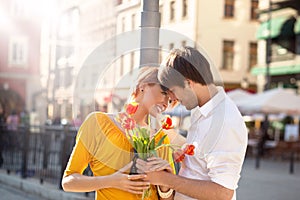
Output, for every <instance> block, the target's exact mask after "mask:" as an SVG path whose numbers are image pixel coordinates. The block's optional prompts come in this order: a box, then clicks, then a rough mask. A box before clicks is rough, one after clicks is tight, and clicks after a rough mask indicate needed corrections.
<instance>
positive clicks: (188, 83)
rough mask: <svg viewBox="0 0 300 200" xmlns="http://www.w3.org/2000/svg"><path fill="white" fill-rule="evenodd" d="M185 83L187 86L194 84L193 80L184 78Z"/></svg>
mask: <svg viewBox="0 0 300 200" xmlns="http://www.w3.org/2000/svg"><path fill="white" fill-rule="evenodd" d="M186 83H187V85H188V86H190V87H193V86H194V81H192V80H190V79H186Z"/></svg>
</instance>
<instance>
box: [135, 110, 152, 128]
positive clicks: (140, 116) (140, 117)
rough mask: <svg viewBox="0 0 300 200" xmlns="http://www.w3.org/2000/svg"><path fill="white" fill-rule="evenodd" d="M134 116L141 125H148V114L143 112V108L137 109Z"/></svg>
mask: <svg viewBox="0 0 300 200" xmlns="http://www.w3.org/2000/svg"><path fill="white" fill-rule="evenodd" d="M132 117H133V119H134V120H135V121H136V123H137V124H138V125H139V126H147V123H148V122H147V117H148V114H147V113H145V112H143V110H142V109H137V111H136V113H134V114H133V116H132Z"/></svg>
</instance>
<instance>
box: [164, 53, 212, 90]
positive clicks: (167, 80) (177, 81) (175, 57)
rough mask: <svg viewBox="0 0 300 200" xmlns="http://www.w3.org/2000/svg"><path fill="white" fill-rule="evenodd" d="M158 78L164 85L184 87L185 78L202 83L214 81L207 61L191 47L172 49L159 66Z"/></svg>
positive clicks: (206, 83)
mask: <svg viewBox="0 0 300 200" xmlns="http://www.w3.org/2000/svg"><path fill="white" fill-rule="evenodd" d="M158 79H159V81H160V82H161V84H162V85H164V86H166V87H170V86H180V87H184V80H185V79H190V80H192V81H194V82H196V83H200V84H202V85H208V84H211V83H213V82H214V80H213V75H212V73H211V70H210V64H209V62H208V61H207V59H206V58H205V57H204V56H203V55H202V54H201V53H200V52H199V51H198V50H196V49H194V48H192V47H183V48H182V49H174V50H172V51H171V52H170V53H169V55H168V56H167V58H166V60H165V62H164V63H163V64H162V66H161V67H160V70H159V73H158Z"/></svg>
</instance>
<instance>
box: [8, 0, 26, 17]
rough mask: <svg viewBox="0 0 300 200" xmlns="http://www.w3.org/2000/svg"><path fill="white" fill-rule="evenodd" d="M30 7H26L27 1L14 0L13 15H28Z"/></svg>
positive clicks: (12, 5)
mask: <svg viewBox="0 0 300 200" xmlns="http://www.w3.org/2000/svg"><path fill="white" fill-rule="evenodd" d="M27 13H28V9H27V8H26V2H24V1H22V0H14V1H12V4H11V15H12V16H14V17H24V16H25V17H26V16H27Z"/></svg>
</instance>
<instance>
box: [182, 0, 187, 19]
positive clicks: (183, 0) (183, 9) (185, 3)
mask: <svg viewBox="0 0 300 200" xmlns="http://www.w3.org/2000/svg"><path fill="white" fill-rule="evenodd" d="M187 14H188V2H187V0H182V18H186V17H187Z"/></svg>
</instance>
